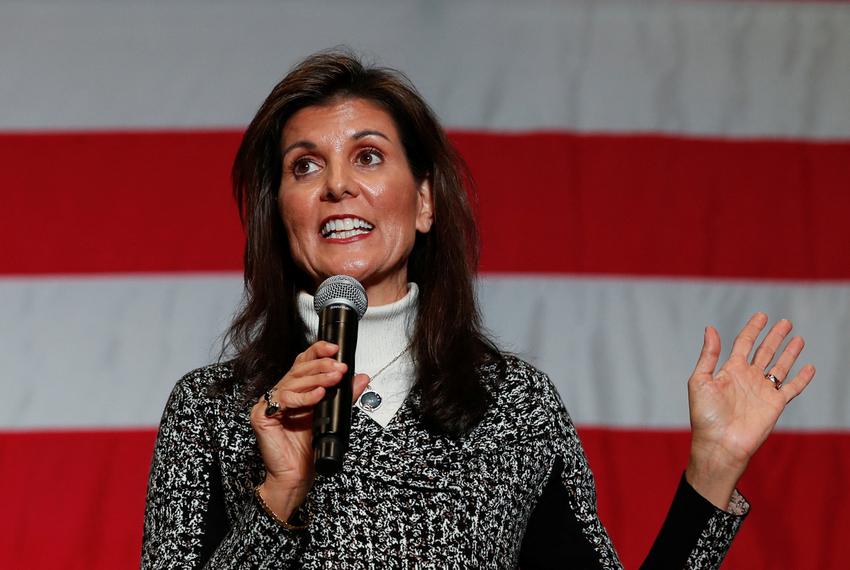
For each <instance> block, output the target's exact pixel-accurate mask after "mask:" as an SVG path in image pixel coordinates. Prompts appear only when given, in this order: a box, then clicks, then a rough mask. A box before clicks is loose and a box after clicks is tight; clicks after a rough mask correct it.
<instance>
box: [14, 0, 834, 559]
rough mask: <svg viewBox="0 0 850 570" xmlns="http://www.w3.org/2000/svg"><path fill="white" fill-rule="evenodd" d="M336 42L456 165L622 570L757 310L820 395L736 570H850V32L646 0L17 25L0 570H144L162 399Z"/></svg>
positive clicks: (169, 15) (649, 529)
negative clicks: (296, 75)
mask: <svg viewBox="0 0 850 570" xmlns="http://www.w3.org/2000/svg"><path fill="white" fill-rule="evenodd" d="M338 44H347V45H349V46H351V47H353V48H354V49H356V50H358V51H359V52H361V53H363V54H365V55H366V56H367V58H371V59H373V60H375V61H377V62H380V63H382V64H385V65H389V66H392V67H397V68H399V69H402V70H404V71H405V72H406V73H407V74H408V75H409V76H410V77H411V78H412V79H413V81H414V82H415V83H416V84H417V85H418V87H419V88H420V89H421V91H422V93H423V94H424V96H425V98H426V99H427V100H428V101H429V102H430V103H431V104H432V105H433V107H434V108H435V110H436V112H437V113H438V115H439V116H440V117H441V118H442V120H443V121H444V123H445V125H446V126H447V127H448V129H449V130H450V133H451V135H452V138H453V140H454V141H455V143H456V144H457V146H458V147H459V148H460V150H461V151H462V153H463V155H464V156H465V157H466V159H467V160H468V162H469V164H470V166H471V168H472V171H473V173H474V176H475V178H476V181H477V185H478V193H479V204H478V213H479V216H480V223H481V229H482V237H483V259H482V265H481V274H480V286H479V295H480V300H481V303H482V307H483V310H484V314H485V320H486V323H487V325H488V327H489V329H490V331H491V332H492V334H493V335H494V337H495V338H497V339H498V342H499V343H500V344H501V345H502V346H503V347H505V348H506V349H508V350H512V351H514V352H517V353H519V354H520V355H522V356H524V357H525V358H526V359H528V360H530V361H531V362H533V363H535V364H536V365H537V366H538V367H540V368H541V369H543V370H545V371H546V372H548V373H549V375H550V376H551V377H552V379H553V380H554V382H555V383H556V384H557V386H558V388H559V390H560V391H561V394H562V395H563V398H564V401H565V402H566V404H567V407H568V408H569V410H570V412H571V414H572V416H573V419H574V420H575V422H576V423H577V424H578V425H579V427H580V434H581V436H582V438H583V441H584V444H585V447H586V449H587V452H588V455H589V458H590V461H591V466H592V467H593V469H594V472H595V474H596V476H597V483H598V488H599V502H600V512H601V516H602V518H603V522H604V523H605V524H606V526H607V528H608V529H609V532H610V533H611V535H612V538H613V540H614V542H615V544H616V545H617V547H618V550H619V552H620V554H621V557H622V558H623V561H624V563H625V564H626V566H627V567H632V568H633V567H636V566H637V565H638V564H639V561H640V560H641V558H642V556H643V555H644V554H645V552H646V551H647V550H648V548H649V545H650V544H651V541H652V539H653V537H654V534H655V532H656V531H657V529H658V527H659V525H660V523H661V521H662V519H663V517H664V514H665V512H666V507H667V505H668V504H669V500H670V498H671V496H672V493H673V491H674V488H675V484H676V481H677V479H678V477H679V476H680V474H681V471H682V469H683V468H684V466H685V463H686V460H687V453H688V437H689V436H688V419H687V398H686V386H685V383H686V380H687V378H688V375H689V373H690V370H691V368H692V366H693V362H694V361H695V359H696V356H697V354H698V351H699V348H700V342H701V338H702V331H703V327H704V326H705V325H707V324H713V325H715V326H717V327H718V329H719V330H720V332H721V335H722V336H723V338H724V341H725V346H726V348H728V346H729V345H730V343H731V339H732V337H733V336H734V334H735V332H736V331H737V330H738V328H739V327H740V326H741V325H742V324H743V323H744V321H745V319H746V317H747V316H748V315H749V314H750V313H752V312H754V311H756V310H765V311H767V312H768V313H769V314H770V315H771V316H772V317H774V318H778V317H788V318H790V319H792V320H793V321H794V323H795V325H796V331H797V332H798V333H799V334H802V335H804V336H805V337H806V339H807V341H808V345H809V347H808V348H807V349H806V351H805V353H804V359H805V361H807V362H809V361H810V362H813V363H815V364H816V365H817V367H818V375H817V377H816V378H815V381H814V383H813V384H812V385H811V386H810V388H809V389H808V390H807V391H806V393H805V394H804V395H803V396H802V397H800V398H799V399H798V400H795V401H794V402H793V403H792V404H791V406H790V407H789V409H788V410H787V411H786V414H785V415H784V416H783V418H782V420H781V422H780V425H779V427H778V430H777V433H775V434H774V435H773V436H772V437H771V438H770V440H769V441H768V443H767V444H766V445H765V447H764V448H763V449H762V450H761V452H760V453H759V455H757V456H756V458H755V459H754V461H753V462H752V464H751V466H750V469H749V471H748V473H747V474H746V475H745V477H744V479H743V481H742V482H741V486H740V488H741V490H742V492H743V493H744V494H745V495H746V496H747V497H748V498H749V499H750V500H751V502H752V504H753V507H752V511H751V514H750V517H749V519H748V521H747V522H746V524H745V525H744V527H743V529H742V531H741V533H740V535H739V537H738V539H737V540H736V542H735V544H734V545H733V547H732V550H731V552H730V554H729V556H728V558H727V563H726V565H725V567H726V568H738V569H757V568H793V569H823V568H846V567H847V564H848V561H847V560H848V558H850V546H848V541H847V538H846V537H847V535H848V533H850V485H848V483H847V481H848V480H850V431H848V430H849V429H850V382H848V370H850V332H848V330H850V10H848V6H847V5H846V4H845V3H843V2H828V3H823V4H819V3H815V2H803V1H800V2H769V1H767V2H765V1H759V2H735V1H727V2H701V1H687V2H675V3H674V2H657V1H646V0H644V1H641V2H635V1H631V2H629V1H607V0H597V1H595V2H593V1H566V0H564V1H560V2H553V1H549V0H524V1H522V2H520V1H516V2H506V1H493V0H486V1H485V0H463V1H451V0H438V1H434V0H432V1H420V2H409V1H405V2H401V1H399V2H393V1H389V0H366V1H360V2H348V1H343V0H338V1H326V0H324V1H317V0H311V1H303V2H280V3H278V2H260V1H255V0H247V1H246V0H242V1H236V0H221V1H217V2H200V1H188V0H187V1H184V2H143V1H140V0H123V1H121V2H112V3H109V2H94V1H88V0H69V1H66V2H48V1H41V0H31V1H29V2H2V3H0V190H2V200H0V387H1V388H2V392H1V393H0V394H2V397H0V568H4V569H6V568H8V569H29V568H63V569H85V570H112V569H119V568H133V567H136V566H138V560H139V553H140V541H141V532H142V517H143V509H144V495H145V487H146V478H147V470H148V464H149V460H150V454H151V451H152V448H153V442H154V437H155V433H156V426H157V423H158V420H159V416H160V413H161V411H162V408H163V405H164V403H165V399H166V397H167V396H168V393H169V391H170V389H171V387H172V386H173V384H174V382H175V381H176V380H177V378H179V377H180V376H181V375H182V374H183V373H185V372H186V371H188V370H190V369H193V368H195V367H198V366H201V365H203V364H205V363H208V362H211V361H213V360H214V359H216V358H217V356H218V350H219V348H220V335H221V333H222V331H223V329H224V327H225V326H226V324H227V323H228V320H229V318H230V317H231V315H232V314H233V311H234V309H235V308H236V307H237V306H238V303H239V300H240V295H241V276H240V265H241V247H242V234H241V229H240V227H239V223H238V219H237V215H236V210H235V207H234V204H233V203H232V200H231V198H230V195H229V187H228V171H229V167H230V162H231V160H232V157H233V154H234V151H235V148H236V146H237V144H238V142H239V138H240V133H241V131H242V129H243V128H244V126H245V125H246V124H247V122H248V121H249V120H250V118H251V117H252V115H253V113H254V111H255V110H256V108H257V107H258V106H259V104H260V102H261V101H262V100H263V98H264V97H265V95H266V94H267V93H268V91H269V90H270V89H271V87H272V86H273V85H274V84H275V83H276V82H277V81H278V80H279V79H280V77H282V75H283V74H284V73H285V71H286V70H287V69H288V68H289V67H290V66H291V65H292V64H293V63H295V62H296V61H298V60H299V59H300V58H301V57H303V56H305V55H307V54H309V53H311V52H313V51H315V50H318V49H323V48H328V47H331V46H334V45H338ZM438 223H439V222H438Z"/></svg>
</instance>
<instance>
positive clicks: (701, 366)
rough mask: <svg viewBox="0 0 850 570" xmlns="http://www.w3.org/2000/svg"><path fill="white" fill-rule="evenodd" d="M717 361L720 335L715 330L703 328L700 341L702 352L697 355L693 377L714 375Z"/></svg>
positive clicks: (709, 327)
mask: <svg viewBox="0 0 850 570" xmlns="http://www.w3.org/2000/svg"><path fill="white" fill-rule="evenodd" d="M719 359H720V334H718V332H717V329H715V328H714V327H711V326H708V327H705V334H704V335H703V339H702V351H701V352H700V353H699V358H698V359H697V365H696V367H695V368H694V375H697V374H714V370H715V368H717V361H718V360H719Z"/></svg>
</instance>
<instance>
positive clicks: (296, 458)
mask: <svg viewBox="0 0 850 570" xmlns="http://www.w3.org/2000/svg"><path fill="white" fill-rule="evenodd" d="M328 282H330V285H333V286H332V287H327V286H326V284H328ZM358 288H359V291H360V292H362V300H361V297H359V296H358V295H357V293H356V292H357V290H358ZM352 291H354V293H352ZM344 295H347V296H344ZM352 297H353V298H352ZM315 298H316V303H315V306H316V309H317V312H319V317H320V318H319V320H320V326H319V334H318V340H317V341H316V342H315V343H314V344H312V345H311V346H310V347H309V348H308V349H307V350H305V351H304V352H303V353H301V354H299V355H298V357H297V358H296V359H295V362H294V363H293V365H292V368H291V369H290V370H289V371H288V372H287V373H286V374H285V375H284V377H283V378H282V379H281V380H280V381H279V382H278V383H277V384H276V385H275V386H274V387H273V388H271V390H270V399H271V401H272V402H275V403H277V404H279V406H280V408H279V410H277V411H276V412H275V413H274V414H272V415H271V416H267V415H266V411H267V410H268V408H269V405H268V403H267V402H266V401H265V399H264V398H262V397H261V398H260V399H259V400H258V402H257V403H256V404H255V405H254V407H253V408H252V410H251V425H252V427H253V429H254V432H255V434H256V436H257V443H258V446H259V448H260V454H261V456H262V458H263V462H264V464H265V468H266V480H265V482H264V483H263V485H262V486H261V489H260V492H261V494H262V496H263V498H264V500H265V501H266V503H268V505H269V506H270V507H271V508H272V509H273V510H274V512H275V513H276V515H278V516H279V517H281V518H283V519H286V518H288V517H289V516H290V515H291V513H292V512H294V511H295V509H297V508H298V506H299V505H300V504H301V503H302V502H303V500H304V497H305V496H306V495H307V492H308V491H309V490H310V487H311V486H312V484H313V475H314V452H313V449H314V446H317V445H318V446H320V447H321V448H320V449H319V450H318V452H317V454H315V469H316V470H319V472H321V473H326V472H329V471H330V470H332V469H334V468H338V467H339V466H340V465H341V458H342V453H343V452H344V450H345V448H346V447H347V445H348V430H349V427H350V416H351V406H352V403H353V401H356V399H357V398H359V397H360V394H362V393H363V391H364V390H365V389H366V386H367V384H368V383H369V378H368V376H366V375H365V374H357V375H353V370H354V351H355V348H356V328H357V321H359V318H360V316H361V315H362V314H363V313H365V311H366V295H365V292H364V291H363V288H362V285H360V283H359V282H357V280H355V279H354V278H352V277H348V276H334V277H331V278H329V279H328V280H326V281H325V282H324V283H322V285H320V286H319V289H318V290H317V291H316V297H315ZM320 300H321V302H320ZM361 301H362V302H361ZM323 312H324V313H325V318H324V319H323V318H322V313H323ZM352 319H353V321H352ZM323 322H324V323H325V324H324V327H323V325H322V323H323ZM352 322H353V325H352ZM352 328H353V331H354V334H353V338H352V334H351V333H352ZM344 402H347V405H342V404H343V403H344ZM314 418H315V420H314ZM314 423H315V424H316V427H317V429H318V431H317V432H316V433H317V436H316V437H314V433H313V431H314Z"/></svg>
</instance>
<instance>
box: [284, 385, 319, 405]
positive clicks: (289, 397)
mask: <svg viewBox="0 0 850 570" xmlns="http://www.w3.org/2000/svg"><path fill="white" fill-rule="evenodd" d="M324 395H325V389H324V388H323V387H322V386H316V387H315V388H313V389H312V390H310V391H309V392H292V391H290V390H284V391H282V392H280V393H279V394H278V401H279V402H280V405H281V407H282V408H285V409H287V410H297V409H300V408H306V407H312V406H315V405H316V404H318V403H319V400H321V399H322V398H323V397H324Z"/></svg>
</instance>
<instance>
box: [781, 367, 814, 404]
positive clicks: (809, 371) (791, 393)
mask: <svg viewBox="0 0 850 570" xmlns="http://www.w3.org/2000/svg"><path fill="white" fill-rule="evenodd" d="M815 372H816V371H815V367H814V366H812V365H811V364H806V365H805V366H803V367H802V368H801V369H800V371H799V372H797V375H796V376H794V378H793V379H792V380H790V381H788V382H786V383H784V384H783V385H782V388H781V389H780V390H779V391H780V392H782V393H783V394H784V395H785V403H786V404H787V403H788V402H790V401H791V400H793V399H794V398H796V397H797V396H799V395H800V392H802V391H803V390H805V389H806V386H808V385H809V382H811V381H812V378H814V377H815Z"/></svg>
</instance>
